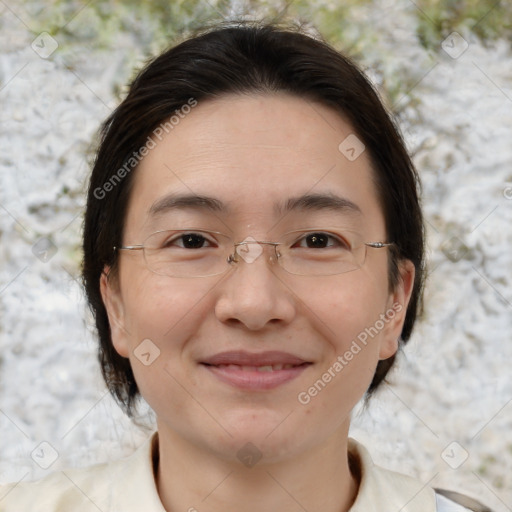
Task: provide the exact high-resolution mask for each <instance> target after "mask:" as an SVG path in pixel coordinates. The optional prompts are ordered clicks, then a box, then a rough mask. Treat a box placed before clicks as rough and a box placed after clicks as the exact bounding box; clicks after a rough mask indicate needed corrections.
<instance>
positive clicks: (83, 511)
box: [0, 436, 164, 512]
mask: <svg viewBox="0 0 512 512" xmlns="http://www.w3.org/2000/svg"><path fill="white" fill-rule="evenodd" d="M154 438H155V436H152V437H151V438H150V439H148V440H147V441H146V442H145V443H144V444H143V446H141V447H140V448H139V449H138V450H137V451H136V452H135V453H134V454H132V455H131V456H130V457H128V458H126V459H121V460H118V461H115V462H111V463H107V464H97V465H94V466H91V467H88V468H84V469H70V470H65V471H59V472H56V473H53V474H51V475H48V476H47V477H45V478H42V479H41V480H38V481H35V482H18V483H12V484H7V485H0V511H1V512H41V511H42V510H44V511H45V512H69V511H70V510H73V512H89V511H94V512H97V511H98V510H123V512H130V511H135V510H137V511H139V510H147V511H148V512H149V511H150V512H164V509H163V507H162V504H161V502H160V499H159V497H158V492H157V490H156V485H155V482H154V476H153V468H152V454H153V448H152V446H153V442H152V440H153V439H154Z"/></svg>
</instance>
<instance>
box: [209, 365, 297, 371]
mask: <svg viewBox="0 0 512 512" xmlns="http://www.w3.org/2000/svg"><path fill="white" fill-rule="evenodd" d="M294 367H295V365H293V364H272V365H270V364H269V365H266V366H240V365H237V364H219V365H217V368H226V369H228V370H242V371H244V372H274V371H278V370H289V369H290V368H294Z"/></svg>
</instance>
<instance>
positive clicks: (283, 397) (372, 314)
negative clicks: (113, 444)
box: [101, 93, 414, 512]
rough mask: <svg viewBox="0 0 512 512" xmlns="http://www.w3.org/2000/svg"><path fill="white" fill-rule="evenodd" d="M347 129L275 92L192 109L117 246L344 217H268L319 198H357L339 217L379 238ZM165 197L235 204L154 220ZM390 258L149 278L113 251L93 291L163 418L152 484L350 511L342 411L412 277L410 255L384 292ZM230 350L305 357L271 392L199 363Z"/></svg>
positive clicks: (180, 506) (222, 503)
mask: <svg viewBox="0 0 512 512" xmlns="http://www.w3.org/2000/svg"><path fill="white" fill-rule="evenodd" d="M351 133H353V130H352V128H351V126H350V125H349V124H348V123H347V122H346V121H345V120H344V119H343V118H342V117H341V116H340V115H339V114H337V113H336V112H334V111H332V110H330V109H328V108H326V107H324V106H322V105H319V104H316V103H311V102H309V101H306V100H304V99H300V98H296V97H292V96H290V95H286V94H284V93H282V94H281V93H280V94H272V95H270V94H265V95H256V94H255V95H245V96H233V95H232V96H225V97H222V98H220V99H215V100H209V101H204V102H200V103H199V104H198V106H197V107H195V108H194V109H193V110H192V112H191V113H190V114H188V115H187V116H186V118H185V119H183V120H182V121H180V124H179V125H178V126H177V127H176V128H175V129H174V130H173V131H172V132H170V133H169V134H167V135H166V136H165V137H164V139H163V140H162V141H161V142H160V143H158V145H157V147H155V148H154V149H153V150H151V151H150V153H149V154H148V155H147V156H146V157H145V158H144V160H143V161H142V162H141V164H140V166H139V168H138V169H137V171H136V172H137V174H136V176H135V183H134V189H133V194H132V197H131V199H130V203H129V208H128V212H127V217H126V223H125V233H124V238H123V243H124V244H125V245H127V244H140V243H142V242H143V241H144V240H145V238H146V236H147V235H149V234H150V233H152V232H154V231H156V230H158V229H165V228H169V227H174V226H176V225H177V224H179V223H183V222H185V223H188V224H194V225H203V224H206V225H207V226H208V227H213V228H217V230H219V231H224V232H227V231H229V230H231V234H232V235H233V237H234V238H235V239H236V240H238V241H241V240H244V239H245V238H246V237H247V236H252V237H253V238H255V239H257V240H275V239H276V237H277V236H278V235H279V233H283V232H286V231H289V230H292V229H298V228H301V227H304V226H305V225H307V224H315V225H323V224H325V222H327V220H328V219H332V218H333V215H336V214H337V213H336V212H333V211H330V210H327V211H305V212H293V213H291V214H289V215H287V216H283V214H282V213H281V214H277V213H276V212H275V210H274V204H275V203H276V202H279V201H283V200H287V199H288V198H291V197H297V196H300V195H302V194H305V193H317V192H318V193H328V192H330V193H335V194H337V195H339V196H342V197H345V198H348V199H349V200H350V201H352V202H354V203H356V204H357V205H358V207H359V208H360V210H361V213H360V214H357V215H348V216H347V215H346V214H344V217H343V218H344V219H348V220H347V222H350V224H351V225H353V226H356V227H357V229H358V230H359V232H360V233H361V235H362V236H363V238H364V240H365V241H386V232H385V223H384V218H383V214H382V211H381V208H380V206H379V202H378V199H377V192H376V189H375V184H374V180H373V171H372V169H371V164H370V160H369V158H368V155H367V154H366V152H363V153H362V154H361V156H359V158H357V159H356V160H355V161H353V162H351V161H349V160H348V159H347V158H346V157H345V156H344V155H343V154H342V153H341V152H340V151H339V150H338V146H339V144H340V143H341V142H342V141H343V140H344V139H345V138H346V137H347V136H348V135H349V134H351ZM171 192H172V193H185V194H190V193H195V194H199V195H207V196H211V197H215V198H217V199H219V200H220V201H222V202H223V203H225V204H226V205H228V206H229V210H226V211H222V212H215V214H212V213H211V212H201V211H197V210H194V209H182V210H180V211H172V212H168V213H166V214H164V215H162V216H160V217H158V218H156V219H151V217H150V215H149V213H148V211H149V208H150V206H151V205H152V204H154V203H155V202H156V201H157V200H158V199H160V198H162V197H163V196H165V195H166V194H169V193H171ZM212 224H213V226H212ZM271 250H272V249H271V248H270V247H267V248H265V253H264V254H266V255H267V256H269V255H271ZM267 251H268V252H267ZM387 265H388V251H387V250H386V249H368V254H367V258H366V262H365V264H364V266H363V267H362V268H360V269H357V270H355V271H352V272H348V273H345V274H340V275H335V276H329V277H325V276H324V277H304V276H295V275H291V274H288V273H286V272H285V271H284V270H282V269H281V268H279V267H276V266H275V265H272V263H269V261H268V258H265V257H261V258H258V259H257V260H256V261H255V262H253V263H251V264H248V263H245V262H241V263H239V264H236V265H234V266H233V267H232V269H231V270H229V271H228V272H227V273H225V274H223V275H221V276H213V277H206V278H172V277H164V276H160V275H157V274H154V273H152V272H151V271H149V270H148V269H147V268H146V266H145V263H144V258H143V255H142V252H141V251H133V252H132V251H130V252H126V251H125V252H123V253H122V254H121V257H120V267H119V275H118V279H107V277H106V276H105V275H103V276H102V278H101V290H102V294H103V299H104V302H105V304H106V307H107V311H108V315H109V320H110V324H111V327H112V339H113V343H114V346H115V348H116V350H117V351H118V352H119V354H121V355H122V356H124V357H128V358H129V359H130V362H131V365H132V368H133V370H134V374H135V377H136V380H137V383H138V385H139V389H140V391H141V394H142V395H143V397H144V398H145V399H146V401H147V402H148V403H149V404H150V405H151V406H152V408H153V409H154V410H155V412H156V415H157V423H158V431H159V453H160V463H159V467H158V472H157V475H156V482H157V487H158V491H159V494H160V497H161V500H162V503H163V505H164V507H165V508H166V509H167V510H173V511H177V510H189V509H190V508H191V507H195V508H196V509H197V510H199V511H200V512H203V511H221V510H225V509H226V504H229V508H230V509H232V510H236V509H241V510H244V511H249V512H250V511H253V510H258V511H260V510H281V511H283V512H287V511H292V510H294V511H295V510H298V509H299V508H300V507H304V508H305V509H307V510H324V511H325V512H335V511H336V512H340V511H346V510H348V509H349V508H350V506H351V504H352V503H353V501H354V499H355V496H356V494H357V486H358V482H357V479H356V478H355V477H354V475H352V474H351V472H350V469H349V465H348V458H347V437H348V429H349V423H350V413H351V411H352V409H353V407H354V405H355V404H356V403H357V402H358V401H359V400H360V399H361V397H362V396H363V395H364V392H365V391H366V389H367V388H368V386H369V384H370V382H371V379H372V376H373V374H374V371H375V367H376V365H377V363H378V360H379V359H386V358H388V357H390V356H392V355H393V354H394V353H395V351H396V350H397V339H398V338H399V336H400V333H401V329H402V325H403V321H404V318H405V311H406V306H407V303H408V301H409V298H410V294H411V290H412V284H413V278H414V266H413V265H412V263H411V262H408V261H406V262H402V264H401V266H400V272H401V280H400V283H399V285H398V286H397V287H396V289H395V290H393V291H390V290H389V284H388V274H387ZM108 270H109V269H108V268H105V272H106V273H108ZM396 303H399V304H401V305H402V306H403V308H402V310H401V311H400V312H398V313H396V315H395V316H394V318H393V319H392V320H390V321H389V322H387V323H386V324H385V326H384V328H383V329H382V330H380V331H379V333H378V335H377V336H375V337H374V338H372V339H371V341H370V342H369V343H368V344H367V345H366V346H365V347H364V348H363V349H362V350H361V351H360V352H359V353H358V354H357V355H356V356H354V358H353V359H352V361H350V362H349V364H348V365H347V366H346V367H344V369H343V371H341V372H340V373H339V374H337V375H336V377H335V378H333V379H332V380H331V382H330V383H329V384H328V385H327V386H326V387H325V388H324V389H323V390H322V391H321V392H320V393H318V395H317V396H315V397H313V398H312V399H311V401H310V402H309V403H308V404H307V405H302V404H300V403H299V402H298V400H297V395H298V393H299V392H301V391H304V390H307V389H308V388H309V387H310V386H311V385H312V384H313V383H314V382H315V381H316V380H317V379H319V378H320V377H321V375H322V373H323V372H325V371H326V370H327V369H328V368H329V367H332V365H333V363H334V362H335V361H336V358H337V357H338V356H339V355H342V354H344V353H345V352H346V350H348V349H349V347H350V345H351V343H352V341H353V340H354V339H356V337H357V335H358V334H359V333H361V332H362V331H364V329H365V328H366V327H370V326H373V325H374V324H375V322H376V320H377V319H378V318H379V315H381V314H382V313H385V312H386V311H387V310H388V309H390V308H392V306H393V304H396ZM147 338H149V339H151V340H152V342H153V343H154V344H155V345H156V346H158V348H159V350H160V356H159V357H158V358H157V359H156V360H155V361H154V362H153V363H152V364H151V365H149V366H145V365H143V364H141V362H140V361H139V360H138V359H137V357H135V355H134V350H135V349H136V348H137V346H138V345H139V344H140V342H141V341H142V340H144V339H147ZM239 349H241V350H246V351H249V352H263V351H266V350H282V351H286V352H290V353H292V354H295V355H297V356H299V357H302V358H303V359H305V360H307V361H311V362H313V364H311V365H310V366H309V367H308V368H307V369H306V370H305V371H303V372H302V374H301V375H300V376H299V377H297V378H296V379H294V380H292V381H290V382H287V383H285V384H283V385H281V386H279V387H278V388H275V389H271V390H267V391H245V390H240V389H237V388H235V387H232V386H230V385H228V384H226V383H224V382H221V381H220V380H218V379H217V378H216V377H215V376H213V375H211V373H210V372H208V371H207V370H205V368H204V367H203V366H201V365H200V364H199V361H201V360H203V359H204V358H205V357H207V356H212V355H214V354H216V353H218V352H222V351H225V350H239ZM247 442H251V443H252V444H254V445H255V446H256V447H257V449H258V450H259V452H260V453H261V454H262V458H261V459H260V461H259V462H258V463H257V464H256V465H255V466H254V467H251V468H248V467H246V466H244V465H243V464H242V463H241V462H240V460H239V459H238V457H237V452H238V451H239V450H240V449H241V448H242V447H244V446H245V445H246V443H247ZM298 503H299V504H300V506H299V505H298Z"/></svg>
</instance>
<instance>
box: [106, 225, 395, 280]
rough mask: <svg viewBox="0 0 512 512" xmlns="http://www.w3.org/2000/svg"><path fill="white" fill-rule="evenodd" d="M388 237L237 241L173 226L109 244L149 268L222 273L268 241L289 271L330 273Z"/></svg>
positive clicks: (316, 232)
mask: <svg viewBox="0 0 512 512" xmlns="http://www.w3.org/2000/svg"><path fill="white" fill-rule="evenodd" d="M392 245H394V244H393V243H387V242H362V241H361V237H360V236H359V235H358V234H357V233H355V232H353V231H347V230H342V229H339V228H332V229H331V228H327V229H324V228H322V229H307V230H305V229H302V230H296V231H290V232H288V233H286V234H284V235H283V236H282V237H281V241H279V242H267V241H261V240H255V239H254V238H252V237H247V238H246V239H245V240H243V241H242V242H234V241H233V239H232V238H231V237H230V236H228V235H225V234H223V233H220V232H218V231H206V230H203V229H195V228H194V229H174V230H166V231H157V232H156V233H153V234H151V235H149V236H148V237H147V238H146V240H144V243H143V244H142V245H127V246H122V247H114V251H116V250H117V251H139V250H142V251H143V253H144V259H145V262H146V265H147V267H148V269H149V270H151V271H152V272H154V273H155V274H159V275H162V276H169V277H209V276H216V275H220V274H223V273H224V272H226V271H227V270H228V269H229V268H231V267H232V266H233V265H234V264H237V263H240V261H241V260H244V261H245V262H246V263H253V262H254V261H256V260H257V259H258V258H259V257H260V256H261V255H262V254H263V252H264V247H265V246H272V247H273V249H274V251H273V252H272V254H271V255H270V258H269V261H270V263H271V264H276V263H277V264H279V265H280V266H281V267H282V268H283V269H284V270H285V271H287V272H289V273H290V274H295V275H301V276H330V275H336V274H343V273H345V272H351V271H353V270H357V269H358V268H361V267H362V266H363V265H364V263H365V260H366V253H367V249H368V248H369V247H370V248H372V249H382V248H384V247H390V246H392Z"/></svg>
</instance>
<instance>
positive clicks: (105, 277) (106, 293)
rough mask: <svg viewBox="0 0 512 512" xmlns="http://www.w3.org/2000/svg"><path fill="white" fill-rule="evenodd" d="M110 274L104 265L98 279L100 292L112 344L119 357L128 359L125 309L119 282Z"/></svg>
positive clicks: (108, 268)
mask: <svg viewBox="0 0 512 512" xmlns="http://www.w3.org/2000/svg"><path fill="white" fill-rule="evenodd" d="M109 274H110V267H109V266H108V265H105V267H104V268H103V272H102V273H101V277H100V292H101V297H102V299H103V304H104V305H105V309H106V310H107V315H108V321H109V324H110V332H111V335H112V344H113V345H114V348H115V349H116V351H117V353H118V354H119V355H120V356H123V357H128V354H129V333H128V330H127V328H126V327H127V326H126V317H125V308H124V304H123V300H122V296H121V290H120V286H119V282H118V280H117V279H116V278H113V277H112V276H110V275H109Z"/></svg>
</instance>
